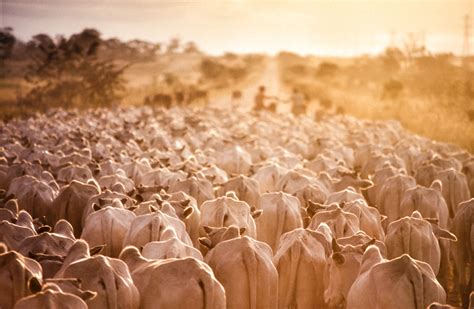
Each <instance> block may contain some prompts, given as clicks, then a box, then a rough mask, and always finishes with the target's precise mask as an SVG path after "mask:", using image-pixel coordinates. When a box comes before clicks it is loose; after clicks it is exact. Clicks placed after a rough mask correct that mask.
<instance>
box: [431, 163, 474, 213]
mask: <svg viewBox="0 0 474 309" xmlns="http://www.w3.org/2000/svg"><path fill="white" fill-rule="evenodd" d="M436 178H437V179H439V180H440V181H441V182H442V184H443V186H442V189H443V197H444V199H445V201H446V204H447V205H448V210H449V217H450V218H454V216H455V215H456V211H457V208H458V205H459V203H461V202H464V201H467V200H469V198H470V195H471V194H470V192H469V187H468V184H467V178H466V175H464V174H463V173H461V172H458V171H456V170H455V169H453V168H450V169H447V170H443V171H441V172H439V173H437V174H436Z"/></svg>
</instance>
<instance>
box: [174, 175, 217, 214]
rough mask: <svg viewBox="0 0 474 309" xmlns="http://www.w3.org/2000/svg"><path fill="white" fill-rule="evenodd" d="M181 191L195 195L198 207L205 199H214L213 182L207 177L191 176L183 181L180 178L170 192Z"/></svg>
mask: <svg viewBox="0 0 474 309" xmlns="http://www.w3.org/2000/svg"><path fill="white" fill-rule="evenodd" d="M180 191H181V192H184V193H186V194H188V195H190V196H192V197H194V198H195V199H196V201H197V203H198V207H199V206H201V205H202V203H204V202H205V201H208V200H212V199H214V190H213V186H212V183H211V182H210V181H209V180H207V179H206V178H204V179H201V178H197V177H191V178H188V179H186V180H182V181H181V180H178V181H177V182H175V183H174V184H172V185H171V186H170V189H169V191H168V192H170V193H172V192H180Z"/></svg>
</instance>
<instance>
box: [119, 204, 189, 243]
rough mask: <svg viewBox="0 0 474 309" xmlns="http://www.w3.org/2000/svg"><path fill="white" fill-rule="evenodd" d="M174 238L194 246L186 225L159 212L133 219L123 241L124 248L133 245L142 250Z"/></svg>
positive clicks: (173, 217)
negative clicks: (151, 242)
mask: <svg viewBox="0 0 474 309" xmlns="http://www.w3.org/2000/svg"><path fill="white" fill-rule="evenodd" d="M173 237H177V238H178V239H180V240H181V241H182V242H184V243H185V244H187V245H190V246H192V245H193V243H192V241H191V238H190V237H189V235H188V233H187V232H186V226H185V225H184V223H183V222H182V221H181V220H179V219H178V218H177V217H175V216H170V215H168V214H165V213H163V212H161V211H159V210H158V211H156V212H154V213H151V214H146V215H141V216H137V217H136V218H134V219H133V221H132V223H131V226H130V228H129V229H128V231H127V233H126V234H125V237H124V239H123V244H122V247H123V248H125V247H126V246H129V245H133V246H135V247H137V248H140V247H142V246H144V245H146V244H147V243H149V242H150V241H160V240H166V239H170V238H173Z"/></svg>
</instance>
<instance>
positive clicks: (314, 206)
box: [306, 200, 327, 218]
mask: <svg viewBox="0 0 474 309" xmlns="http://www.w3.org/2000/svg"><path fill="white" fill-rule="evenodd" d="M326 208H327V206H325V205H323V204H319V203H315V202H313V201H312V200H308V207H306V213H307V214H308V216H309V217H310V218H312V217H313V216H314V215H315V214H316V213H317V212H318V210H321V209H326Z"/></svg>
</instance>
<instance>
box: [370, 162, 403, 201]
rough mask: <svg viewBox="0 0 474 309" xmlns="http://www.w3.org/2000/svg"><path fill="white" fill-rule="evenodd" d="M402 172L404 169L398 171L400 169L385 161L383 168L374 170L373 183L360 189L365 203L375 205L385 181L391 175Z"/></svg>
mask: <svg viewBox="0 0 474 309" xmlns="http://www.w3.org/2000/svg"><path fill="white" fill-rule="evenodd" d="M403 173H404V171H400V169H398V168H395V167H393V166H391V165H390V164H389V163H387V164H386V165H385V166H384V167H383V168H381V169H378V170H376V171H375V174H374V175H373V177H372V182H373V183H374V185H373V186H370V187H367V188H366V189H365V190H362V193H363V194H364V197H365V199H366V201H367V203H368V204H369V205H375V204H376V202H377V200H378V199H379V194H380V191H381V189H382V186H383V184H384V183H385V181H386V180H387V179H388V178H390V177H392V176H395V175H398V174H403Z"/></svg>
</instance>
